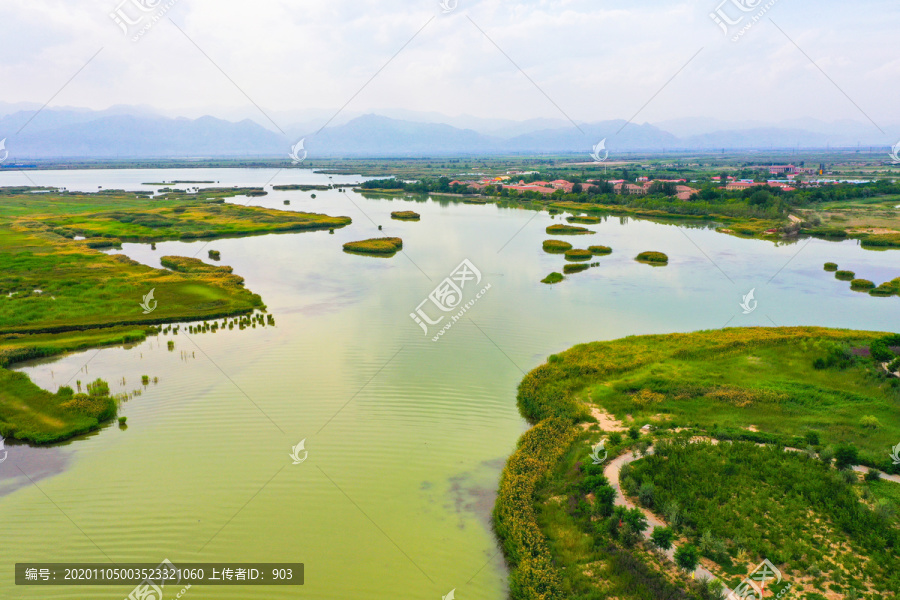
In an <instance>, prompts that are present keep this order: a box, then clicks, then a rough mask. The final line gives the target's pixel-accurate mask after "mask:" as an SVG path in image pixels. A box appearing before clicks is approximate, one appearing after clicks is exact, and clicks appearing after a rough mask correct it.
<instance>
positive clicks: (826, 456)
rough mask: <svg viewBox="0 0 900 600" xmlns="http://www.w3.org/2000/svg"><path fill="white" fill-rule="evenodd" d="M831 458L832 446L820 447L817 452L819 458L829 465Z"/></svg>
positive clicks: (832, 456) (832, 454)
mask: <svg viewBox="0 0 900 600" xmlns="http://www.w3.org/2000/svg"><path fill="white" fill-rule="evenodd" d="M833 458H834V448H832V447H831V446H827V447H825V448H822V450H821V451H820V452H819V460H821V461H822V462H823V463H825V464H826V465H830V464H831V460H832V459H833Z"/></svg>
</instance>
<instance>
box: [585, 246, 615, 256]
mask: <svg viewBox="0 0 900 600" xmlns="http://www.w3.org/2000/svg"><path fill="white" fill-rule="evenodd" d="M588 250H590V251H591V254H593V255H595V256H604V255H606V254H612V248H610V247H609V246H588Z"/></svg>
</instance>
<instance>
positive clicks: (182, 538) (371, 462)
mask: <svg viewBox="0 0 900 600" xmlns="http://www.w3.org/2000/svg"><path fill="white" fill-rule="evenodd" d="M28 176H29V177H30V178H31V179H32V180H33V182H34V184H37V185H50V186H65V187H67V188H68V189H70V190H76V189H79V190H85V191H88V190H96V189H97V187H98V186H103V187H104V188H125V189H142V188H141V185H140V184H142V183H145V182H162V181H172V180H176V179H179V180H212V181H218V182H220V183H218V184H217V185H220V186H225V185H227V186H233V185H240V186H263V185H266V184H276V185H278V184H290V183H304V184H317V183H318V184H322V183H329V182H330V181H333V182H335V183H338V184H350V183H352V182H356V181H360V180H361V178H360V177H356V176H334V177H333V179H330V178H329V177H328V176H327V175H322V174H314V173H312V172H311V171H309V170H302V169H287V170H284V171H281V172H276V171H275V170H271V169H259V170H254V169H196V170H193V169H162V170H122V171H118V170H90V171H55V172H53V171H37V172H29V173H28ZM273 177H274V179H273ZM27 184H28V182H27V180H25V178H24V177H23V176H22V175H21V174H19V173H9V172H7V173H2V174H0V185H27ZM178 187H185V186H178ZM143 189H147V188H146V187H144V188H143ZM267 190H269V191H270V194H269V195H268V196H265V197H259V198H252V199H248V198H242V197H239V198H235V199H230V200H229V201H230V202H235V203H242V204H243V203H248V202H249V203H251V204H253V205H258V206H265V207H269V208H279V209H285V210H298V211H308V212H322V213H327V214H330V215H346V216H350V217H352V219H353V224H352V225H350V226H348V227H346V228H344V229H339V230H337V231H336V232H335V233H334V234H329V233H328V232H327V231H324V232H315V233H298V234H277V235H266V236H255V237H247V238H237V239H227V240H216V241H212V242H208V243H207V242H191V243H184V242H165V243H158V244H156V250H151V249H150V246H149V245H148V244H124V246H123V249H122V250H121V252H123V253H125V254H127V255H128V256H130V257H132V258H134V259H135V260H139V261H141V262H144V263H146V264H150V265H154V266H159V257H160V256H163V255H166V254H176V255H183V256H193V255H194V254H198V257H199V258H203V259H204V260H207V258H206V251H207V249H215V250H218V251H219V252H221V264H227V265H231V266H233V267H234V271H235V272H236V273H237V274H239V275H241V276H243V277H245V278H246V285H247V287H248V288H249V289H250V290H252V291H254V292H256V293H258V294H260V295H261V296H262V298H263V300H264V302H265V303H266V304H267V305H268V310H269V312H270V313H271V314H272V315H273V316H274V318H275V321H276V326H275V327H257V328H249V329H245V330H243V331H239V330H237V329H235V330H233V331H228V330H225V331H222V330H219V332H218V333H214V334H213V333H205V334H203V333H198V334H189V333H186V332H185V330H184V328H182V330H181V332H180V333H179V334H178V335H174V336H173V335H168V336H162V335H161V336H159V337H153V338H148V339H147V340H146V341H145V342H143V343H140V344H136V345H134V346H133V347H129V348H121V347H116V348H106V349H102V350H99V351H98V350H89V351H86V352H79V353H75V354H72V355H68V356H65V357H62V358H56V359H52V360H44V361H33V362H30V363H27V364H21V365H18V366H17V367H16V368H17V370H20V371H23V372H25V373H27V374H28V375H29V376H30V377H31V378H32V379H33V380H34V381H35V382H36V383H38V384H39V385H41V386H43V387H45V388H47V389H51V390H54V391H55V390H56V388H57V387H58V386H60V385H63V384H65V383H66V382H68V381H70V380H71V381H74V380H81V381H82V382H86V381H88V380H93V379H95V378H97V377H102V378H104V379H106V380H107V381H109V382H110V385H111V388H112V389H113V391H115V392H129V391H133V390H134V389H137V388H141V389H142V394H141V395H140V396H137V397H134V398H132V399H130V400H129V401H127V402H126V403H124V404H123V405H122V407H121V410H120V414H121V415H124V416H127V417H128V427H127V429H120V428H119V427H118V426H117V425H112V426H108V427H105V428H104V429H102V430H101V431H98V432H95V433H94V434H92V435H88V436H85V437H83V438H81V439H76V440H72V441H70V442H68V443H65V444H62V445H58V446H54V447H51V448H28V447H27V446H22V445H12V444H11V443H9V442H7V450H8V452H9V456H8V459H7V460H6V461H5V462H4V463H2V464H0V524H2V528H3V531H4V544H3V545H2V548H0V557H2V564H4V565H5V567H4V569H3V570H2V571H0V590H2V593H0V595H3V596H6V597H16V598H41V599H51V598H85V597H90V598H92V599H94V598H97V599H107V598H110V599H112V598H124V597H125V596H127V594H128V592H129V591H130V589H131V588H130V586H118V587H92V588H85V589H84V590H82V589H81V588H73V587H41V588H37V587H35V588H18V589H15V588H14V586H13V570H12V563H15V562H29V561H33V562H37V561H53V562H65V561H81V562H98V563H108V562H110V561H115V562H117V563H121V562H154V563H155V562H159V561H161V560H163V559H165V558H168V559H170V560H171V561H172V562H174V563H176V564H178V563H179V562H213V561H232V562H238V561H242V562H303V563H305V565H306V584H305V585H304V586H303V587H302V588H300V589H297V588H289V587H199V586H195V587H193V588H192V589H191V590H189V591H188V593H187V594H185V597H190V598H196V599H197V600H201V599H231V598H233V599H242V600H247V599H260V600H261V599H280V598H298V597H303V598H315V599H320V598H321V599H325V598H354V599H362V600H367V599H383V598H394V597H401V598H423V599H427V598H432V599H437V598H440V597H441V596H443V595H446V594H447V593H448V592H449V591H450V590H451V589H455V590H456V596H457V597H459V598H460V599H461V600H468V599H492V600H502V599H503V598H505V597H506V594H507V589H506V569H505V566H504V563H503V559H502V556H501V555H500V554H499V551H498V550H499V549H498V545H497V543H496V541H495V538H494V536H493V533H492V531H491V529H490V511H491V508H492V504H493V499H494V494H495V490H496V486H497V481H498V477H499V473H500V470H501V468H502V466H503V463H504V461H505V459H506V458H507V457H508V456H509V455H510V454H511V453H512V451H513V450H514V448H515V444H516V440H517V439H518V437H519V436H520V435H521V434H522V432H523V431H524V430H525V429H526V428H527V424H526V423H525V422H524V421H523V420H522V418H521V417H520V416H519V414H518V411H517V408H516V402H515V398H516V386H517V384H518V382H519V381H520V380H521V378H522V376H523V374H524V373H525V372H527V371H528V370H530V369H532V368H534V367H535V366H537V365H539V364H540V363H542V362H543V361H544V360H546V357H547V356H548V355H549V354H552V353H554V352H558V351H561V350H564V349H566V348H568V347H570V346H572V345H574V344H577V343H582V342H589V341H594V340H609V339H615V338H619V337H623V336H628V335H640V334H648V333H667V332H686V331H695V330H699V329H717V328H721V327H723V326H726V325H728V326H772V325H773V324H774V325H779V326H787V325H822V326H829V327H847V328H857V329H877V330H889V331H895V332H896V331H900V323H898V319H897V317H898V314H900V313H898V307H900V303H898V300H897V298H873V297H870V296H869V295H867V294H861V293H857V292H853V291H851V290H850V289H849V284H848V283H847V282H840V281H837V280H835V279H834V276H833V274H831V273H826V272H825V271H823V269H822V265H823V263H824V262H826V261H833V262H836V263H838V264H839V265H840V266H841V268H842V269H850V270H853V271H855V272H856V273H857V276H858V277H864V278H866V279H871V280H873V281H875V283H876V284H877V283H881V282H882V281H886V280H889V279H893V278H894V277H897V276H900V261H898V260H897V256H898V254H897V253H896V252H893V251H889V252H874V251H868V250H863V249H862V248H861V247H860V246H859V245H858V244H857V243H856V242H855V241H843V242H828V241H822V240H809V239H801V240H799V241H797V242H794V243H786V244H779V245H776V244H773V243H772V242H766V241H760V240H746V239H740V238H736V237H732V236H727V235H723V234H719V233H716V232H715V231H714V230H712V229H711V228H709V226H706V225H703V226H695V225H691V226H683V225H682V226H679V225H673V224H665V223H656V222H650V221H646V220H635V219H627V218H619V217H609V218H607V219H606V220H604V221H603V222H602V223H600V224H598V225H589V226H588V227H589V228H590V229H592V230H595V231H596V232H597V233H596V234H594V235H590V236H574V237H568V238H566V239H567V240H568V241H570V242H571V243H573V244H574V245H575V246H576V247H586V246H588V245H594V244H603V245H607V246H610V247H612V248H613V254H612V255H610V256H606V257H600V258H597V259H595V260H596V261H597V262H599V263H600V265H599V266H598V267H595V268H592V269H590V270H588V271H586V272H584V273H579V274H576V275H572V276H569V277H567V279H566V281H564V282H562V283H560V284H557V285H553V286H548V285H544V284H542V283H540V280H541V279H542V278H544V277H545V276H546V275H547V274H548V273H550V272H551V271H561V270H562V265H563V264H565V261H564V259H563V257H562V256H559V255H549V254H546V253H544V252H543V251H542V250H541V242H542V241H543V240H545V239H547V238H548V237H549V236H547V235H546V233H545V232H544V230H545V228H546V227H547V226H548V225H552V224H554V223H560V222H565V221H564V219H563V217H562V216H561V215H556V216H551V215H549V214H548V213H546V212H543V213H537V212H534V211H530V210H525V209H521V208H502V207H498V206H496V205H493V204H490V205H471V204H463V203H458V202H455V201H450V200H446V199H443V200H441V201H435V200H430V199H427V198H419V199H417V200H416V201H413V200H410V199H405V200H401V199H390V198H379V199H366V198H364V197H363V196H361V195H359V194H356V193H353V192H351V191H349V190H345V192H346V193H341V192H339V191H337V190H329V191H317V192H296V191H293V192H291V191H288V192H273V191H272V190H271V188H267ZM312 194H315V195H316V198H315V199H314V198H312ZM284 200H290V201H291V204H290V205H289V206H285V205H284V203H283V201H284ZM397 210H415V211H416V212H419V213H420V214H421V215H422V219H421V221H420V222H402V221H395V220H391V219H390V212H391V211H397ZM377 225H381V226H382V228H383V230H382V231H378V229H377ZM381 236H399V237H402V238H403V242H404V250H403V252H402V253H400V254H398V255H396V256H395V257H393V258H390V259H384V258H373V257H367V256H357V255H350V254H346V253H344V252H342V250H341V245H342V244H343V243H345V242H348V241H354V240H360V239H365V238H370V237H381ZM645 250H657V251H662V252H665V253H667V254H668V255H669V258H670V262H669V265H668V266H667V267H663V268H654V267H651V266H648V265H645V264H641V263H638V262H635V261H634V256H636V255H637V254H638V253H639V252H642V251H645ZM463 261H469V262H468V265H467V266H466V267H465V268H466V271H465V272H464V274H465V275H466V276H465V277H462V278H459V277H457V279H456V280H453V279H451V281H456V282H458V281H459V279H462V280H464V282H465V284H466V285H465V287H464V288H463V289H461V290H459V291H458V292H457V293H459V294H462V300H463V303H462V304H460V305H459V308H458V309H457V311H458V310H462V307H463V306H467V307H468V308H467V310H466V312H465V314H464V315H463V316H462V317H461V318H460V319H459V320H458V321H457V322H455V323H453V326H452V327H450V328H449V329H447V330H446V332H445V333H444V334H443V335H441V336H440V337H439V338H438V341H436V342H435V341H432V338H433V337H434V335H435V334H436V332H437V330H438V329H439V327H442V326H444V324H445V323H447V322H448V321H449V320H450V319H449V317H445V319H444V320H443V321H441V323H439V324H438V325H430V326H428V327H427V329H428V332H427V333H426V332H425V331H423V329H422V327H420V326H419V325H418V324H417V323H416V322H415V320H414V319H413V318H411V316H410V315H411V313H412V314H418V313H416V311H417V309H418V308H420V309H421V310H422V311H423V312H424V313H425V314H426V316H428V317H429V318H431V319H432V320H436V318H437V316H439V315H440V314H447V315H450V314H456V313H457V311H454V312H453V313H441V312H440V311H439V310H437V309H436V307H435V301H434V300H431V299H429V295H431V294H432V292H433V291H434V290H435V289H438V290H442V292H447V291H450V292H451V293H450V294H449V295H448V294H446V293H439V294H436V295H433V296H432V297H433V298H436V299H437V301H439V302H445V303H446V304H447V305H448V306H449V305H453V304H454V302H455V301H456V299H454V297H453V288H452V286H451V287H448V286H447V285H446V284H444V283H443V282H444V280H445V278H449V277H450V276H451V274H452V273H454V272H455V273H457V275H458V274H459V270H458V267H459V266H460V265H461V264H463ZM469 265H470V266H469ZM470 267H471V268H470ZM488 286H489V287H488ZM485 288H487V289H486V290H485V291H484V293H483V294H481V296H480V297H479V298H477V301H475V300H474V296H475V294H476V292H480V290H483V289H485ZM750 290H755V291H754V296H755V299H756V301H758V305H756V308H755V310H753V311H752V312H750V313H749V314H744V312H745V311H744V309H743V308H742V307H741V306H740V304H741V301H742V299H743V297H744V295H746V294H747V293H748V292H749V291H750ZM148 291H149V290H148ZM157 300H158V301H159V302H160V303H163V302H165V298H162V297H159V298H157ZM140 301H141V298H140V297H136V298H127V299H123V302H130V303H133V304H134V306H135V310H136V311H137V310H139V307H138V304H139V303H140ZM423 302H425V304H422V303H423ZM426 325H427V323H426ZM169 340H173V341H174V342H175V349H174V351H169V350H168V349H167V341H169ZM142 375H148V376H150V378H151V379H152V378H154V377H158V378H159V380H158V383H156V384H153V383H151V384H150V385H149V386H146V388H144V386H142V385H141V383H140V379H141V376H142ZM123 378H124V383H123ZM302 440H305V450H304V452H308V454H304V452H300V453H299V456H300V458H302V457H303V456H306V460H304V461H303V462H301V463H300V464H293V463H294V462H295V461H294V460H292V457H291V454H292V448H293V447H294V446H296V445H297V444H298V443H300V442H301V441H302ZM17 467H19V468H21V469H22V470H23V471H25V472H26V473H28V474H29V476H30V477H31V478H32V479H33V480H34V483H32V482H30V481H29V480H28V479H26V478H25V477H23V476H22V475H21V473H20V471H19V470H18V468H17Z"/></svg>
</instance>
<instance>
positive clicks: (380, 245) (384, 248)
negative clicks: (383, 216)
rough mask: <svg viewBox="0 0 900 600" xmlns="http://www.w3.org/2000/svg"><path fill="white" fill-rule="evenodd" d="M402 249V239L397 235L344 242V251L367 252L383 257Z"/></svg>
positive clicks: (351, 252)
mask: <svg viewBox="0 0 900 600" xmlns="http://www.w3.org/2000/svg"><path fill="white" fill-rule="evenodd" d="M402 249H403V240H402V239H400V238H398V237H386V238H372V239H368V240H361V241H358V242H347V243H346V244H344V252H347V253H350V254H368V255H377V256H384V257H391V256H394V255H395V254H396V253H397V252H399V251H400V250H402Z"/></svg>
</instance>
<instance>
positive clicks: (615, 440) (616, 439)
mask: <svg viewBox="0 0 900 600" xmlns="http://www.w3.org/2000/svg"><path fill="white" fill-rule="evenodd" d="M608 439H609V443H610V444H612V445H613V446H618V445H619V444H621V443H622V434H621V433H619V432H618V431H613V432H612V433H610V434H609V438H608Z"/></svg>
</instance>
